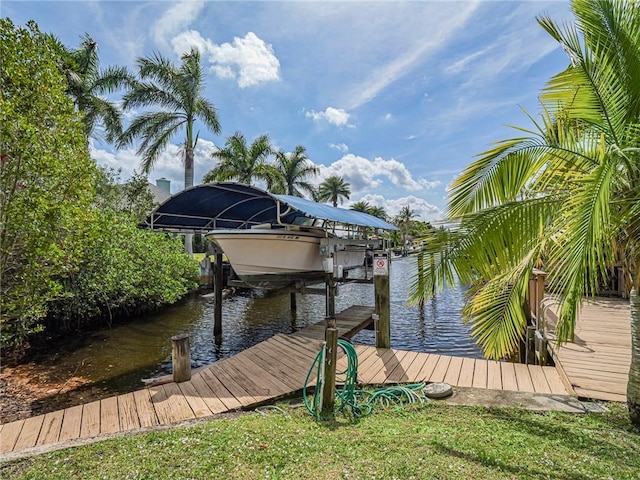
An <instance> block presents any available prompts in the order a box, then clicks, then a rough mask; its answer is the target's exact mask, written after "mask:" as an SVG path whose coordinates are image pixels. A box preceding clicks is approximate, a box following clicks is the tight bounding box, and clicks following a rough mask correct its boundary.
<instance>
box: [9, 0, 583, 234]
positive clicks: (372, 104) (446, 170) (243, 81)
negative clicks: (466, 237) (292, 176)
mask: <svg viewBox="0 0 640 480" xmlns="http://www.w3.org/2000/svg"><path fill="white" fill-rule="evenodd" d="M0 15H1V16H2V17H9V18H10V19H11V20H12V21H13V23H14V24H16V25H25V24H26V22H27V21H29V20H35V22H36V23H37V24H38V26H39V27H40V30H41V31H43V32H47V33H52V34H54V35H55V36H56V37H58V38H59V39H60V40H61V41H62V42H63V43H64V44H65V45H67V46H68V47H74V48H75V47H78V46H79V45H80V42H81V39H82V37H83V35H84V34H85V33H86V34H89V35H90V36H91V37H92V38H93V39H94V40H95V41H96V42H97V43H98V49H99V50H98V53H99V58H100V66H101V68H102V69H104V68H107V67H109V66H115V65H118V66H128V67H130V68H131V69H132V70H135V65H136V60H137V59H138V58H140V57H148V56H150V55H152V54H154V53H160V54H161V55H163V56H165V57H167V58H169V59H170V60H171V61H172V62H174V64H176V65H178V64H179V62H180V56H181V55H182V54H183V53H184V52H186V51H189V50H190V49H191V47H193V46H196V47H197V48H198V49H199V50H200V52H201V57H202V64H203V67H204V69H205V71H206V89H205V96H206V97H207V98H208V99H209V100H210V101H211V102H212V103H213V104H214V105H215V107H216V109H217V112H218V118H219V121H220V125H221V133H220V134H219V135H216V134H214V133H212V132H211V131H208V130H207V129H206V128H205V127H204V125H202V124H197V128H198V130H199V141H198V144H197V147H196V151H195V183H196V184H197V183H200V182H201V180H202V177H203V175H204V174H205V173H206V172H208V171H209V170H210V169H212V168H213V167H214V166H215V165H216V160H214V159H213V158H212V157H211V153H212V152H214V151H215V150H216V149H217V148H218V147H222V146H224V142H225V140H226V139H227V138H228V137H229V136H230V135H233V134H234V133H235V132H240V133H242V134H243V135H244V136H245V138H246V139H247V140H248V142H251V141H253V140H254V139H255V138H256V137H258V136H259V135H262V134H268V135H269V137H270V139H271V142H272V144H273V146H274V147H275V148H277V149H282V150H284V151H286V152H290V151H292V150H293V149H294V148H295V147H296V146H297V145H302V146H304V147H305V148H306V153H307V157H308V158H309V159H310V160H311V161H312V162H313V163H314V164H316V165H317V166H318V168H319V171H320V175H319V176H318V177H317V178H316V179H315V180H314V181H313V183H316V184H317V183H320V182H321V181H322V180H323V179H325V178H327V177H328V176H331V175H339V176H342V177H343V178H344V179H345V181H347V182H348V183H349V184H350V187H351V196H350V199H349V200H347V201H345V202H344V203H343V205H342V206H344V207H349V205H351V204H352V203H354V202H357V201H366V202H368V203H369V204H371V205H372V206H381V207H384V208H385V210H386V212H387V214H388V215H390V216H395V215H397V214H398V213H399V212H400V209H401V208H402V207H404V206H407V205H408V206H409V207H410V208H411V209H412V210H413V211H414V213H415V215H416V219H420V220H424V221H430V222H432V223H436V222H438V221H440V220H444V218H445V214H446V208H447V198H446V197H447V187H448V185H449V184H450V183H451V181H452V180H453V179H454V178H455V177H456V176H458V175H459V174H460V173H461V172H462V170H463V169H464V168H465V167H466V166H467V165H469V164H470V163H471V162H473V161H474V159H475V158H476V156H477V155H478V154H480V153H482V152H484V151H486V150H488V149H489V148H491V146H492V143H494V142H497V141H499V140H502V139H505V138H512V137H516V136H519V135H520V132H518V131H516V130H514V129H513V128H511V127H509V125H517V126H523V127H530V126H531V122H530V120H529V119H528V118H527V116H526V114H525V112H523V110H524V111H526V112H528V113H530V114H532V115H534V116H535V115H537V114H538V113H539V107H538V102H537V97H538V95H539V94H540V92H541V91H542V89H543V88H544V86H545V83H546V82H547V81H548V80H549V79H550V78H551V77H552V76H553V75H555V74H556V73H558V72H560V71H562V70H563V69H564V68H565V67H566V66H567V65H568V60H567V57H566V55H565V53H564V51H563V50H562V49H561V48H560V46H559V45H558V44H557V43H556V42H555V41H554V40H553V39H551V37H550V36H549V35H548V34H547V33H546V32H545V31H544V30H543V29H542V28H541V27H540V26H539V25H538V23H537V21H536V18H537V17H540V16H548V17H550V18H552V19H554V20H555V21H557V22H558V23H565V22H570V21H572V18H573V17H572V15H571V11H570V5H569V3H568V2H564V1H554V2H543V1H526V2H515V1H488V0H480V1H464V2H457V1H412V2H400V1H394V2H385V1H369V2H364V1H362V2H355V1H331V2H327V1H322V2H320V1H288V2H278V1H254V2H245V1H231V2H222V1H203V0H189V1H157V0H156V1H144V2H138V1H107V0H95V1H24V0H21V1H12V0H3V1H2V3H1V4H0ZM109 98H110V99H111V100H114V101H118V100H119V99H120V98H121V93H119V94H114V95H113V96H111V97H109ZM136 113H140V112H135V111H134V112H127V113H126V119H131V118H132V116H133V115H135V114H136ZM126 121H127V120H125V122H126ZM183 141H184V132H182V134H181V135H178V136H175V137H173V138H172V139H171V144H170V145H169V147H168V148H167V149H166V151H165V152H163V153H162V154H161V156H160V157H159V158H158V160H157V162H156V165H155V168H154V170H153V171H152V172H151V173H150V174H149V181H150V182H152V183H155V182H156V180H157V179H159V178H167V179H169V180H171V193H177V192H178V191H180V190H181V189H182V188H183V186H184V166H183V163H182V156H181V152H180V148H179V145H180V144H181V143H182V142H183ZM136 148H137V145H133V146H132V147H130V148H126V149H120V150H117V149H115V148H114V146H113V145H109V144H107V143H105V142H104V141H100V140H99V139H96V140H93V141H92V142H91V154H92V156H93V158H94V159H95V160H96V161H97V162H98V163H99V164H100V165H104V166H107V167H112V168H115V169H118V170H120V172H121V173H120V178H121V179H122V180H123V181H124V180H126V179H127V178H129V177H130V175H131V174H132V173H133V172H139V171H140V156H139V155H137V154H136Z"/></svg>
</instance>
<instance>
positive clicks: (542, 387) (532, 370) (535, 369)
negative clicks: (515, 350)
mask: <svg viewBox="0 0 640 480" xmlns="http://www.w3.org/2000/svg"><path fill="white" fill-rule="evenodd" d="M529 374H530V375H531V382H532V383H533V389H534V390H535V392H536V393H551V388H550V387H549V383H548V382H547V377H546V376H545V374H544V371H543V370H542V367H541V366H539V365H529Z"/></svg>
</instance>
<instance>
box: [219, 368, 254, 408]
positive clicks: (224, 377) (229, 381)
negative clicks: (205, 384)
mask: <svg viewBox="0 0 640 480" xmlns="http://www.w3.org/2000/svg"><path fill="white" fill-rule="evenodd" d="M225 365H226V364H225V363H224V360H223V361H218V362H216V363H214V364H213V366H212V368H210V369H209V372H211V373H212V374H214V375H215V376H216V377H217V378H218V379H219V380H220V383H222V384H223V385H224V387H225V388H226V389H227V390H229V393H231V394H232V395H233V396H234V397H235V398H236V400H238V402H239V403H240V405H242V407H247V406H249V405H252V404H254V403H260V402H261V401H262V396H260V397H259V398H256V397H254V396H253V395H252V394H251V393H249V392H248V391H247V390H246V389H245V388H244V386H243V385H242V384H241V383H240V381H239V380H241V379H240V378H238V379H236V378H234V377H235V376H236V373H235V372H234V371H233V370H231V371H229V369H227V368H224V366H225ZM221 400H222V399H221ZM223 401H224V400H223Z"/></svg>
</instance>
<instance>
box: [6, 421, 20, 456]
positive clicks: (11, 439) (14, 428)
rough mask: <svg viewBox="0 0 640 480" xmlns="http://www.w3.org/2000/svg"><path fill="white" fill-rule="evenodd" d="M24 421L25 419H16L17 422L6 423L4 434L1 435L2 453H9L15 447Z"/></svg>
mask: <svg viewBox="0 0 640 480" xmlns="http://www.w3.org/2000/svg"><path fill="white" fill-rule="evenodd" d="M24 422H25V421H24V420H16V421H15V422H11V423H5V424H4V427H2V436H1V437H0V453H9V452H11V451H12V450H13V449H14V447H15V444H16V442H17V441H18V437H19V436H20V432H21V431H22V427H23V426H24Z"/></svg>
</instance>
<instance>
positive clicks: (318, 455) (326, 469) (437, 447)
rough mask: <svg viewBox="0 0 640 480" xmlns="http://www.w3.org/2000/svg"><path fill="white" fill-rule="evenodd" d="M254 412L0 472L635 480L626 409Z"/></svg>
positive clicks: (636, 446) (638, 470)
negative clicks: (316, 416) (351, 416)
mask: <svg viewBox="0 0 640 480" xmlns="http://www.w3.org/2000/svg"><path fill="white" fill-rule="evenodd" d="M283 408H284V409H285V411H286V413H287V415H286V416H285V415H282V414H280V413H277V412H276V413H269V414H268V415H259V414H257V413H256V414H248V415H243V416H240V417H239V418H236V419H223V420H213V421H209V422H206V423H200V424H197V425H195V426H190V427H180V428H175V429H172V430H163V431H156V432H152V433H147V434H139V435H131V436H126V437H119V438H114V439H110V440H106V441H101V442H97V443H94V444H90V445H86V446H82V447H75V448H70V449H66V450H61V451H57V452H53V453H48V454H43V455H40V456H35V457H29V458H26V459H22V460H18V461H14V462H7V463H5V464H3V465H2V466H0V477H2V478H3V479H13V478H24V479H57V478H59V479H65V480H68V479H77V478H82V479H85V478H86V479H103V478H104V479H143V478H144V479H192V478H193V479H225V480H226V479H310V480H315V479H403V480H404V479H425V478H428V479H431V478H438V479H491V480H494V479H515V478H522V479H536V478H540V479H543V478H544V479H568V480H572V479H576V480H577V479H587V478H590V479H615V480H623V479H634V480H635V479H638V478H639V474H640V435H638V433H634V432H633V431H632V429H631V425H630V423H629V420H628V415H627V412H626V408H624V406H623V405H620V404H612V405H610V411H609V412H608V413H604V414H602V413H601V414H581V415H578V414H564V413H558V412H549V413H535V412H531V411H528V410H523V409H516V408H500V409H488V408H478V407H453V406H447V405H444V404H437V403H429V404H425V405H423V406H419V407H405V408H404V409H387V410H384V411H382V410H380V409H378V410H377V411H376V412H375V413H374V414H373V415H371V416H369V417H366V418H363V419H361V420H359V421H357V422H352V421H348V420H347V419H344V418H342V419H338V420H336V421H333V422H316V421H314V420H313V418H312V417H311V416H310V415H309V414H308V413H307V412H306V410H304V409H290V408H288V407H286V406H285V407H283Z"/></svg>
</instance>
